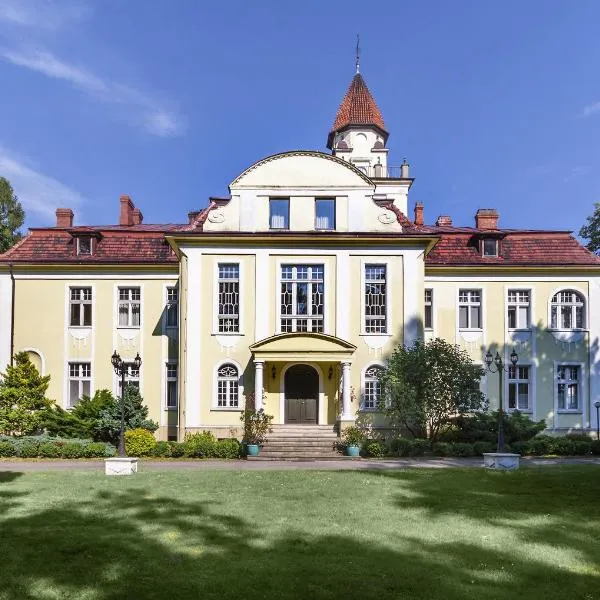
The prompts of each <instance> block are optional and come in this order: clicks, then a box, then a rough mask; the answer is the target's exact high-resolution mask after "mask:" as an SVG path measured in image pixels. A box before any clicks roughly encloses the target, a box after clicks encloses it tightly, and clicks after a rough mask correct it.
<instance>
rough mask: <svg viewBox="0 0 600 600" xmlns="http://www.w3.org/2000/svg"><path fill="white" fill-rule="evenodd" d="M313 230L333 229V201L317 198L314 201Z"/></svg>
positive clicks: (331, 199)
mask: <svg viewBox="0 0 600 600" xmlns="http://www.w3.org/2000/svg"><path fill="white" fill-rule="evenodd" d="M315 229H335V200H334V199H333V198H317V199H316V200H315Z"/></svg>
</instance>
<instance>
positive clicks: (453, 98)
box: [0, 0, 600, 231]
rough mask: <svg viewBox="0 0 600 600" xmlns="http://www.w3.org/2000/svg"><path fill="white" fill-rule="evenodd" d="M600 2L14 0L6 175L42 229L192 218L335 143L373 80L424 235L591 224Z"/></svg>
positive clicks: (599, 98)
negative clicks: (485, 214)
mask: <svg viewBox="0 0 600 600" xmlns="http://www.w3.org/2000/svg"><path fill="white" fill-rule="evenodd" d="M599 22H600V2H597V1H596V0H587V1H586V0H578V1H577V2H564V1H555V0H539V1H537V0H527V2H522V1H514V0H509V1H503V2H492V1H491V0H489V1H488V0H486V1H481V0H473V1H466V0H457V1H456V2H448V1H446V0H443V1H442V0H438V1H434V0H430V1H424V2H412V3H409V2H397V1H393V2H392V1H389V2H380V3H376V4H373V3H371V4H369V3H365V2H355V1H354V0H345V1H344V2H341V1H334V0H330V1H327V2H325V1H323V0H319V1H317V0H303V1H302V2H289V1H282V0H279V1H275V0H269V1H267V0H256V1H255V2H246V1H243V0H237V1H232V0H221V1H220V2H204V1H200V0H152V2H148V1H147V0H60V1H59V0H56V1H51V0H0V81H1V82H2V93H1V94H0V115H1V118H0V123H1V126H0V175H3V176H5V177H7V178H8V179H10V180H11V181H12V183H13V185H14V187H15V189H16V191H17V193H18V195H19V196H20V198H21V200H22V201H23V204H24V205H25V208H26V210H27V216H28V218H27V224H28V225H30V226H38V225H51V224H52V223H53V221H54V216H53V213H54V210H55V208H56V207H57V206H68V207H71V208H73V209H74V210H75V213H76V223H79V224H81V223H114V222H116V220H117V217H118V204H119V202H118V198H119V195H120V194H124V193H126V194H129V195H131V196H132V198H133V199H134V201H135V203H136V204H137V205H138V206H139V207H140V208H141V209H142V211H143V213H144V216H145V221H146V222H183V221H185V220H186V214H187V212H188V211H189V210H192V209H197V208H201V207H203V206H205V205H206V203H207V198H208V196H210V195H222V194H226V193H227V184H228V183H229V182H230V181H231V180H233V179H234V177H235V176H236V175H237V174H238V173H240V172H241V171H242V170H244V169H245V168H246V167H247V166H249V165H250V164H252V163H253V162H255V161H256V160H258V159H260V158H262V157H264V156H267V155H269V154H272V153H275V152H279V151H284V150H292V149H298V148H302V149H306V148H308V149H318V150H324V149H325V143H326V139H327V133H328V130H329V127H330V126H331V123H332V122H333V119H334V116H335V113H336V110H337V107H338V105H339V103H340V101H341V99H342V97H343V95H344V93H345V91H346V89H347V87H348V85H349V83H350V80H351V78H352V76H353V73H354V45H355V38H356V33H357V32H360V38H361V46H362V58H361V71H362V73H363V75H364V77H365V80H366V82H367V84H368V85H369V88H370V89H371V91H372V93H373V94H374V96H375V98H376V100H377V102H378V104H379V106H380V108H381V110H382V113H383V116H384V119H385V122H386V125H387V128H388V130H389V132H390V134H391V135H390V139H389V146H390V148H391V153H390V164H400V162H401V161H402V158H403V157H407V159H408V161H409V162H410V164H411V169H412V172H411V174H412V175H413V176H415V177H416V181H415V184H414V186H413V188H412V190H411V196H410V200H411V214H412V205H413V203H414V201H417V200H420V201H422V202H424V204H425V216H426V220H427V222H432V221H433V220H434V219H435V218H436V217H437V215H439V214H449V215H451V216H452V217H453V219H454V222H455V223H456V224H460V225H470V224H472V222H473V215H474V213H475V211H476V210H477V209H478V208H490V207H495V208H497V209H498V210H499V211H500V215H501V217H500V219H501V220H500V223H501V225H503V226H505V227H523V228H548V229H557V228H558V229H573V230H575V231H578V230H579V227H580V226H581V225H582V224H583V223H584V221H585V217H586V216H587V215H588V214H590V213H591V212H592V209H593V202H595V201H600V160H599V157H600V76H599V75H598V73H599V72H600V42H598V26H597V25H598V23H599Z"/></svg>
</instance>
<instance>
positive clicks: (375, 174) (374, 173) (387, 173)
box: [357, 165, 402, 179]
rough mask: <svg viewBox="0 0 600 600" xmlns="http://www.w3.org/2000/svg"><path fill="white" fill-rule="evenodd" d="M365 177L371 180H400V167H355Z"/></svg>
mask: <svg viewBox="0 0 600 600" xmlns="http://www.w3.org/2000/svg"><path fill="white" fill-rule="evenodd" d="M357 168H358V169H359V170H361V171H362V172H363V173H364V174H365V175H366V176H367V177H371V178H373V179H401V178H402V167H400V166H398V167H384V166H383V165H374V166H372V167H362V166H360V167H359V166H357Z"/></svg>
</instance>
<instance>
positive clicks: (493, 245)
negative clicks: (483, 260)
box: [481, 239, 498, 256]
mask: <svg viewBox="0 0 600 600" xmlns="http://www.w3.org/2000/svg"><path fill="white" fill-rule="evenodd" d="M481 249H482V254H483V256H498V240H494V239H485V240H483V241H482V243H481Z"/></svg>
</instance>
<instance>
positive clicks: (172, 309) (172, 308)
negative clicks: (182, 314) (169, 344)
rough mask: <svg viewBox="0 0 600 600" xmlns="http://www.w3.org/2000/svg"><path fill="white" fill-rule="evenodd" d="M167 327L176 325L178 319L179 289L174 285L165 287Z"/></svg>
mask: <svg viewBox="0 0 600 600" xmlns="http://www.w3.org/2000/svg"><path fill="white" fill-rule="evenodd" d="M166 313H167V327H177V323H178V319H179V290H178V289H177V288H176V287H168V288H167V307H166Z"/></svg>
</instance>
